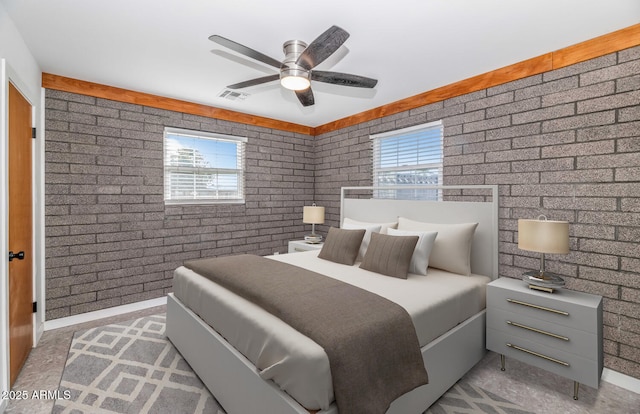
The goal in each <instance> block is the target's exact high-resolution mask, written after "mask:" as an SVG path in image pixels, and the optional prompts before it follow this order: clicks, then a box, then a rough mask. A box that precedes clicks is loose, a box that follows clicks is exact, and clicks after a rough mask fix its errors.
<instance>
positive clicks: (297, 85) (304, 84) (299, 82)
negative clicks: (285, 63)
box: [280, 76, 311, 91]
mask: <svg viewBox="0 0 640 414" xmlns="http://www.w3.org/2000/svg"><path fill="white" fill-rule="evenodd" d="M280 84H281V85H282V86H283V87H285V88H287V89H291V90H292V91H303V90H305V89H307V88H308V87H309V86H311V82H310V81H309V79H308V78H306V77H304V76H282V77H281V78H280Z"/></svg>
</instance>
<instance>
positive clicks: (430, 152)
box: [371, 121, 443, 200]
mask: <svg viewBox="0 0 640 414" xmlns="http://www.w3.org/2000/svg"><path fill="white" fill-rule="evenodd" d="M371 139H372V141H373V185H374V187H386V186H402V185H406V186H416V185H441V184H442V139H443V129H442V121H437V122H431V123H428V124H423V125H417V126H413V127H410V128H404V129H400V130H396V131H391V132H385V133H382V134H376V135H372V136H371ZM375 197H376V198H398V199H410V200H411V199H416V200H431V199H433V200H437V199H438V194H437V191H435V190H417V189H407V190H390V189H380V190H376V191H375Z"/></svg>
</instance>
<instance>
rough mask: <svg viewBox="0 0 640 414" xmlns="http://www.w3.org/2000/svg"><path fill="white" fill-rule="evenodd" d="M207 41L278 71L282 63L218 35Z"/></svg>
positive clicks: (210, 37)
mask: <svg viewBox="0 0 640 414" xmlns="http://www.w3.org/2000/svg"><path fill="white" fill-rule="evenodd" d="M209 40H211V41H212V42H215V43H217V44H219V45H222V46H224V47H226V48H228V49H231V50H234V51H236V52H238V53H240V54H243V55H245V56H248V57H250V58H251V59H255V60H257V61H258V62H262V63H266V64H267V65H271V66H273V67H275V68H278V69H280V66H281V65H282V62H279V61H277V60H275V59H274V58H272V57H269V56H267V55H265V54H263V53H260V52H258V51H257V50H253V49H251V48H250V47H247V46H244V45H241V44H240V43H236V42H234V41H233V40H229V39H227V38H225V37H222V36H218V35H211V36H209Z"/></svg>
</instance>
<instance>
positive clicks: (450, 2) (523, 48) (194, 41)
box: [0, 0, 640, 127]
mask: <svg viewBox="0 0 640 414" xmlns="http://www.w3.org/2000/svg"><path fill="white" fill-rule="evenodd" d="M0 3H2V4H3V5H4V8H5V9H6V10H7V12H8V13H9V15H10V16H11V19H12V20H13V22H14V23H15V25H16V26H17V27H18V30H19V31H20V33H21V34H22V36H23V38H24V40H25V42H26V43H27V45H28V47H29V49H30V50H31V53H32V54H33V55H34V57H35V59H36V60H37V62H38V63H39V65H40V68H41V70H42V71H43V72H47V73H52V74H56V75H62V76H67V77H71V78H76V79H81V80H86V81H90V82H97V83H101V84H105V85H111V86H116V87H120V88H126V89H130V90H135V91H140V92H146V93H151V94H156V95H161V96H165V97H170V98H176V99H181V100H186V101H190V102H196V103H201V104H206V105H210V106H215V107H219V108H226V109H231V110H235V111H240V112H245V113H249V114H255V115H260V116H265V117H269V118H274V119H278V120H283V121H289V122H294V123H298V124H302V125H307V126H311V127H315V126H318V125H322V124H325V123H328V122H331V121H334V120H337V119H340V118H343V117H346V116H349V115H353V114H356V113H359V112H362V111H365V110H368V109H372V108H375V107H379V106H382V105H384V104H388V103H391V102H395V101H398V100H400V99H403V98H407V97H409V96H413V95H416V94H419V93H422V92H425V91H428V90H431V89H434V88H437V87H439V86H443V85H447V84H450V83H452V82H456V81H458V80H462V79H465V78H468V77H471V76H474V75H477V74H481V73H484V72H488V71H491V70H494V69H497V68H500V67H503V66H507V65H510V64H512V63H516V62H519V61H522V60H525V59H528V58H532V57H535V56H539V55H541V54H544V53H547V52H551V51H554V50H558V49H561V48H563V47H566V46H570V45H572V44H576V43H579V42H581V41H584V40H588V39H591V38H594V37H597V36H599V35H602V34H606V33H609V32H612V31H615V30H618V29H621V28H624V27H628V26H631V25H633V24H636V23H638V22H640V1H639V0H518V1H514V0H393V1H388V2H384V3H383V2H381V1H372V0H322V1H306V2H297V3H296V2H293V1H290V0H287V1H285V0H0ZM331 25H338V26H340V27H342V28H343V29H345V30H346V31H348V32H349V33H350V34H351V37H350V38H349V39H348V40H347V41H346V43H345V44H344V45H343V46H342V47H341V49H339V50H338V52H336V53H335V54H334V56H332V57H331V58H329V59H328V60H327V61H325V62H323V63H322V64H321V65H320V66H318V68H317V69H319V70H320V69H322V70H334V71H339V72H347V73H354V74H358V75H363V76H367V77H372V78H375V79H378V80H379V82H378V85H377V86H376V87H375V88H374V89H369V90H367V89H358V88H349V87H344V86H335V85H328V84H323V83H318V82H313V84H312V87H313V91H314V94H315V98H316V104H315V105H314V106H312V107H307V108H304V107H302V106H301V105H300V103H299V102H298V100H297V99H296V97H295V95H294V94H293V92H291V91H288V90H284V89H282V88H281V87H280V85H279V84H278V83H277V82H273V83H270V84H265V85H261V86H256V87H252V88H246V89H244V90H243V92H246V93H248V94H249V95H250V96H249V97H247V98H246V99H245V100H243V101H229V100H226V99H222V98H218V97H217V95H218V94H219V93H220V92H221V91H223V90H224V89H225V86H226V85H230V84H233V83H237V82H241V81H244V80H248V79H252V78H256V77H260V76H265V75H268V74H273V73H276V72H275V70H274V69H273V68H272V67H270V66H267V65H264V64H262V63H256V62H254V61H251V60H250V59H248V58H245V57H243V56H242V55H239V54H237V53H235V52H232V51H229V50H226V49H225V48H223V47H222V46H220V45H218V44H216V43H213V42H211V41H209V40H208V37H209V36H210V35H212V34H218V35H221V36H224V37H226V38H229V39H231V40H234V41H236V42H238V43H241V44H243V45H245V46H248V47H250V48H253V49H255V50H258V51H260V52H262V53H264V54H266V55H269V56H271V57H273V58H275V59H277V60H281V59H282V58H283V57H284V55H283V53H282V44H283V43H284V42H285V41H287V40H290V39H298V40H303V41H306V42H307V43H310V42H311V41H312V40H313V39H315V38H316V37H317V36H318V35H320V33H322V32H324V31H325V30H326V29H328V28H329V27H330V26H331Z"/></svg>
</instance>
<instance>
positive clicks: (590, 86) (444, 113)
mask: <svg viewBox="0 0 640 414" xmlns="http://www.w3.org/2000/svg"><path fill="white" fill-rule="evenodd" d="M436 120H442V121H443V125H444V135H445V138H444V183H445V184H497V185H498V186H499V192H500V224H499V226H500V229H499V231H500V233H499V234H500V247H499V249H500V276H507V277H515V278H519V277H520V275H521V274H522V272H524V271H527V270H532V269H537V268H538V266H539V256H538V255H537V254H535V253H530V252H525V251H522V250H519V249H518V244H517V225H518V221H517V220H518V218H535V217H537V216H538V215H540V214H545V215H546V216H547V217H548V218H550V219H556V220H567V221H569V223H570V232H571V252H570V253H569V254H568V255H566V256H558V255H547V257H546V258H547V263H546V266H547V269H548V270H550V271H553V272H556V273H559V274H561V275H563V276H564V277H565V280H566V281H567V287H568V288H569V289H574V290H579V291H583V292H589V293H593V294H598V295H602V296H603V297H604V351H605V366H606V367H608V368H611V369H614V370H616V371H619V372H622V373H625V374H627V375H630V376H633V377H635V378H640V243H639V240H640V47H636V48H632V49H627V50H624V51H621V52H619V53H614V54H610V55H606V56H602V57H599V58H597V59H592V60H589V61H586V62H583V63H579V64H576V65H573V66H569V67H566V68H563V69H559V70H555V71H551V72H547V73H544V74H541V75H536V76H532V77H528V78H525V79H521V80H517V81H514V82H510V83H507V84H503V85H500V86H496V87H492V88H489V89H484V90H480V91H477V92H473V93H469V94H467V95H464V96H458V97H455V98H452V99H448V100H445V101H442V102H436V103H433V104H429V105H426V106H423V107H420V108H417V109H413V110H410V111H406V112H402V113H399V114H396V115H392V116H388V117H385V118H380V119H376V120H374V121H370V122H366V123H362V124H359V125H355V126H352V127H348V128H345V129H342V130H339V131H334V132H331V133H327V134H324V135H321V136H317V137H316V141H315V145H316V171H315V177H316V202H317V203H318V204H319V205H324V206H326V208H327V218H328V222H327V223H326V224H325V225H324V226H322V227H319V228H320V229H321V231H323V232H324V231H326V229H327V225H334V226H337V225H338V224H339V223H338V221H339V217H340V215H339V188H340V187H341V186H358V185H372V176H371V174H372V172H371V142H370V139H369V135H370V134H376V133H380V132H385V131H389V130H394V129H399V128H403V127H408V126H412V125H417V124H421V123H425V122H431V121H436Z"/></svg>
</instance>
